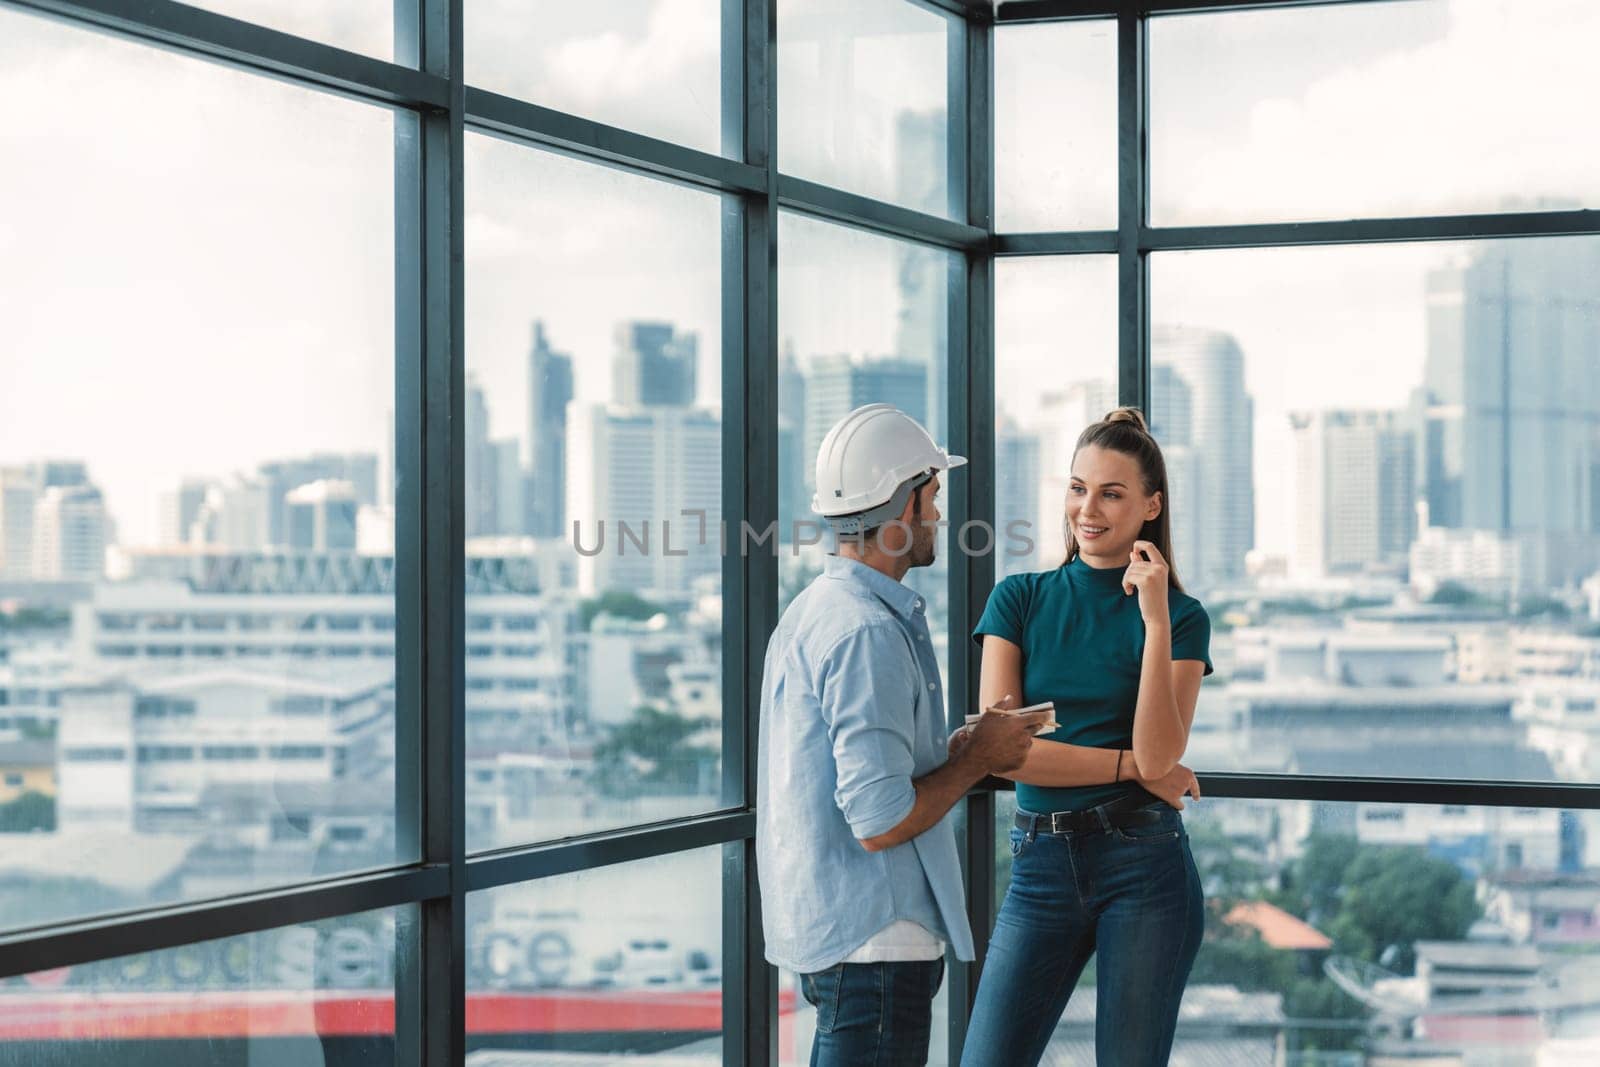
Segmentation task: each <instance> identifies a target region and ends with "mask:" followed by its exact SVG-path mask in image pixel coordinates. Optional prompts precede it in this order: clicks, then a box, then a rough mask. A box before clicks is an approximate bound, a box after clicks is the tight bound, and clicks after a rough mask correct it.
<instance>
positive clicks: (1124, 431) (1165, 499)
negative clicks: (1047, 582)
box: [1061, 408, 1183, 593]
mask: <svg viewBox="0 0 1600 1067" xmlns="http://www.w3.org/2000/svg"><path fill="white" fill-rule="evenodd" d="M1091 447H1092V448H1104V449H1107V450H1109V451H1112V452H1121V453H1122V454H1123V455H1125V456H1129V457H1131V458H1132V459H1133V460H1134V462H1136V463H1138V464H1139V474H1140V477H1141V478H1142V479H1143V481H1144V492H1145V495H1146V496H1154V495H1155V494H1157V493H1160V494H1161V513H1160V514H1159V515H1157V516H1156V517H1155V518H1153V519H1146V520H1145V524H1144V528H1143V529H1141V530H1140V531H1139V540H1141V541H1149V542H1150V543H1151V544H1153V545H1155V546H1156V548H1157V550H1159V551H1160V553H1161V555H1162V557H1163V558H1164V559H1166V561H1167V585H1168V587H1169V588H1172V589H1176V590H1177V591H1178V592H1180V593H1181V592H1183V583H1182V582H1180V581H1178V565H1177V563H1175V562H1174V561H1173V559H1172V518H1171V516H1172V495H1171V493H1169V492H1168V490H1167V461H1166V459H1165V458H1164V457H1163V456H1162V455H1161V446H1160V445H1158V444H1156V439H1155V438H1154V437H1152V436H1151V435H1150V427H1149V426H1148V425H1147V424H1146V423H1145V421H1144V412H1142V411H1140V410H1139V409H1138V408H1117V409H1116V410H1115V411H1108V412H1107V413H1106V417H1105V418H1103V419H1101V420H1100V421H1099V422H1097V423H1094V424H1093V425H1091V426H1090V427H1089V428H1088V429H1086V430H1084V431H1083V432H1082V433H1081V434H1079V435H1078V443H1077V444H1076V445H1074V446H1073V449H1072V458H1073V459H1074V460H1076V459H1077V458H1078V453H1079V452H1082V451H1083V450H1084V449H1085V448H1091ZM1061 526H1062V529H1063V531H1064V532H1065V535H1066V541H1067V558H1066V559H1064V560H1062V561H1061V565H1062V566H1066V565H1067V564H1068V563H1071V562H1072V561H1073V560H1074V559H1076V558H1077V557H1078V539H1077V537H1076V536H1074V534H1073V532H1072V523H1071V522H1069V521H1067V519H1066V515H1065V508H1063V514H1062V522H1061Z"/></svg>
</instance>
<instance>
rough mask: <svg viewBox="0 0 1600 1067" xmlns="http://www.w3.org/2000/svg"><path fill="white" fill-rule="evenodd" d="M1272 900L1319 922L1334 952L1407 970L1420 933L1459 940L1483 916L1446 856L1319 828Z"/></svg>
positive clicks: (1425, 936) (1467, 883)
mask: <svg viewBox="0 0 1600 1067" xmlns="http://www.w3.org/2000/svg"><path fill="white" fill-rule="evenodd" d="M1274 902H1275V903H1277V904H1278V906H1279V907H1282V908H1283V909H1284V910H1286V911H1289V912H1292V913H1293V914H1295V915H1298V916H1300V917H1301V918H1303V919H1305V920H1306V921H1308V922H1310V923H1312V924H1313V925H1314V926H1317V927H1318V928H1320V929H1321V930H1322V931H1323V932H1324V933H1326V934H1327V935H1328V936H1329V937H1330V938H1332V939H1333V942H1334V951H1336V952H1338V953H1339V954H1341V955H1345V956H1354V957H1356V958H1357V959H1362V960H1366V961H1367V962H1369V963H1376V962H1379V960H1380V958H1381V957H1383V955H1384V952H1385V950H1386V949H1390V948H1391V946H1392V949H1393V951H1392V952H1391V953H1390V956H1389V958H1388V959H1387V960H1386V961H1385V963H1384V965H1385V966H1386V967H1388V968H1389V969H1390V970H1396V971H1399V972H1400V973H1403V974H1406V973H1410V971H1411V968H1412V966H1413V965H1414V964H1415V962H1416V953H1415V951H1414V950H1413V948H1412V945H1413V943H1414V942H1416V941H1419V940H1441V941H1455V940H1459V939H1460V938H1462V937H1465V936H1466V933H1467V930H1468V929H1469V928H1470V927H1471V926H1472V924H1473V923H1474V922H1476V921H1477V920H1478V918H1479V917H1480V916H1481V915H1482V909H1480V908H1479V906H1478V904H1477V901H1476V900H1475V899H1474V893H1473V886H1472V882H1471V881H1470V880H1468V879H1467V877H1466V876H1465V875H1463V874H1462V873H1461V871H1460V869H1459V868H1457V867H1456V865H1455V864H1453V863H1451V862H1450V861H1449V860H1445V859H1440V858H1439V857H1437V856H1430V855H1428V854H1427V853H1425V852H1423V851H1422V850H1421V849H1418V848H1409V847H1406V848H1398V847H1393V846H1380V845H1363V844H1361V843H1360V842H1358V841H1357V840H1356V839H1355V838H1354V837H1349V836H1343V835H1332V834H1315V835H1313V836H1312V837H1310V838H1309V839H1307V841H1306V847H1305V851H1304V852H1303V853H1302V854H1301V856H1300V858H1299V859H1298V860H1296V861H1295V863H1293V864H1292V865H1291V866H1290V868H1289V870H1288V871H1287V872H1286V873H1285V876H1284V887H1283V890H1282V891H1280V892H1279V893H1277V894H1274Z"/></svg>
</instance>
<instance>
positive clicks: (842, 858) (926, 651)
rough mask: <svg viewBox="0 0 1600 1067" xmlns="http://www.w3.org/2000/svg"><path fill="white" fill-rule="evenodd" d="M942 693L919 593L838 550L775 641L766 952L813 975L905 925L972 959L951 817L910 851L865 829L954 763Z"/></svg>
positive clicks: (768, 705) (762, 795) (761, 830)
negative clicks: (879, 843) (865, 844)
mask: <svg viewBox="0 0 1600 1067" xmlns="http://www.w3.org/2000/svg"><path fill="white" fill-rule="evenodd" d="M945 737H946V733H945V706H944V693H943V691H942V690H941V688H940V683H939V664H938V661H937V659H936V658H935V657H934V654H933V640H932V638H931V637H930V635H929V633H928V620H927V616H926V615H925V614H924V613H923V602H922V598H921V597H920V596H919V595H918V594H917V592H916V591H915V590H913V589H910V588H909V587H907V586H905V585H903V584H902V583H900V582H897V581H895V580H894V579H893V578H890V577H889V576H887V575H885V574H881V573H879V572H878V571H875V570H873V569H872V568H871V567H868V566H865V565H863V564H860V563H857V562H856V561H854V560H851V559H845V558H842V557H839V556H829V557H828V558H827V563H826V566H825V569H824V570H823V573H822V574H821V575H820V576H818V577H817V579H816V580H815V581H813V582H812V583H811V584H810V585H809V586H808V587H807V588H806V589H805V590H804V591H803V592H802V593H801V594H800V595H799V596H797V597H796V598H795V599H794V602H793V603H792V604H790V605H789V609H788V610H787V611H785V612H784V613H783V618H782V619H780V620H779V622H778V628H777V630H776V631H774V633H773V635H772V641H771V643H770V644H768V645H767V657H766V668H765V671H764V674H763V677H762V685H761V736H760V753H759V756H758V764H757V783H756V863H757V871H758V874H759V876H760V880H761V917H762V924H763V929H764V931H765V934H766V942H767V944H766V954H767V959H768V960H769V961H771V962H772V963H774V964H776V965H778V966H780V967H786V968H788V969H790V970H793V971H798V972H800V973H802V974H805V973H810V972H813V971H820V970H823V969H824V968H827V967H831V966H833V965H834V964H835V963H838V962H839V961H840V960H843V959H844V958H845V957H846V956H848V955H849V954H850V953H851V952H853V951H855V949H857V948H859V947H860V946H861V944H862V943H863V942H865V941H866V940H867V939H868V938H869V937H871V936H872V935H873V934H875V933H877V932H878V931H879V930H882V929H883V928H884V927H885V926H888V925H889V924H890V923H892V922H895V921H896V920H899V919H907V920H910V921H911V922H915V923H920V924H921V925H922V926H924V927H926V928H927V929H928V930H929V932H931V933H933V934H934V935H935V936H938V937H942V938H944V939H945V940H946V941H948V942H949V943H950V945H951V947H952V948H953V949H954V950H955V953H956V956H957V957H958V958H960V959H963V960H970V959H972V931H971V929H970V928H969V927H968V925H967V913H966V895H965V893H964V892H963V891H962V883H961V866H960V862H959V860H958V859H957V857H956V839H955V829H954V825H953V822H954V820H953V817H952V816H950V815H947V816H946V817H945V818H944V819H942V820H941V821H940V822H939V823H938V824H937V825H935V826H934V827H933V828H932V829H930V830H928V831H927V832H926V833H923V834H921V835H920V836H918V837H916V838H914V839H913V840H911V841H908V842H907V843H905V844H903V845H898V846H896V847H894V848H888V849H884V850H883V851H881V852H868V851H867V850H866V849H864V848H862V847H861V841H862V840H863V839H865V838H869V837H876V836H878V835H879V834H882V833H886V832H888V831H889V830H891V829H893V828H894V827H895V826H896V825H898V824H899V823H900V822H901V820H903V819H904V818H905V817H906V816H907V815H909V814H911V808H912V806H913V805H914V804H915V803H916V789H915V787H914V786H913V785H912V784H911V783H912V779H914V778H920V777H921V776H923V775H925V774H927V773H929V772H930V771H933V770H935V769H936V768H938V767H939V766H940V765H941V764H942V763H944V761H945V757H946V753H945Z"/></svg>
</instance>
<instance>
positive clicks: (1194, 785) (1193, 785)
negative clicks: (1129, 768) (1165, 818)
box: [1139, 763, 1200, 811]
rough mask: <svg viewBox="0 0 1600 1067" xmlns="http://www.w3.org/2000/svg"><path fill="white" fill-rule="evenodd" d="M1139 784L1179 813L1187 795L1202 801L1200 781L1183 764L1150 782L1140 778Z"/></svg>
mask: <svg viewBox="0 0 1600 1067" xmlns="http://www.w3.org/2000/svg"><path fill="white" fill-rule="evenodd" d="M1139 784H1140V785H1142V786H1144V787H1145V788H1146V789H1148V790H1149V791H1150V792H1152V793H1154V794H1155V795H1156V796H1158V797H1160V798H1161V799H1162V800H1164V801H1166V802H1167V803H1168V804H1169V805H1171V806H1172V807H1174V808H1177V809H1178V810H1179V811H1182V810H1183V798H1184V795H1185V794H1187V795H1189V796H1192V797H1194V798H1195V799H1196V800H1199V799H1200V780H1199V779H1198V778H1196V777H1195V776H1194V772H1193V771H1191V770H1190V769H1189V768H1187V767H1185V766H1184V765H1183V764H1181V763H1180V764H1178V765H1177V766H1175V767H1173V768H1172V770H1170V771H1168V772H1167V773H1166V774H1164V775H1162V776H1161V777H1160V778H1156V779H1154V780H1148V781H1147V780H1146V779H1143V778H1140V779H1139Z"/></svg>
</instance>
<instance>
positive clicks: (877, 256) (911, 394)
mask: <svg viewBox="0 0 1600 1067" xmlns="http://www.w3.org/2000/svg"><path fill="white" fill-rule="evenodd" d="M778 247H779V249H780V257H781V261H780V264H779V269H778V336H779V347H780V350H781V353H782V355H781V356H780V364H779V372H778V373H779V378H778V463H779V471H778V526H779V531H780V532H779V538H778V543H779V545H780V548H781V554H780V556H779V559H778V570H779V576H780V579H779V581H780V588H779V609H780V610H782V609H783V608H786V607H788V606H789V601H791V600H793V599H794V597H795V596H796V594H798V593H799V592H800V590H802V589H804V588H805V587H806V585H807V584H808V583H809V582H810V581H811V580H812V579H813V578H815V577H816V576H817V575H818V574H820V573H821V572H822V559H823V556H824V555H825V554H826V553H828V552H829V551H830V545H829V535H828V534H827V533H826V531H825V528H824V527H823V525H822V522H821V520H820V519H819V518H818V516H817V514H816V513H815V512H814V511H812V510H811V496H812V493H813V492H815V490H816V457H817V450H818V449H819V448H820V447H821V445H822V438H823V437H824V435H826V434H827V432H828V429H829V428H830V427H831V426H833V424H834V423H836V422H838V421H839V420H840V419H841V418H843V417H844V416H845V415H847V414H848V413H849V412H851V411H852V410H854V409H855V408H858V407H860V406H861V405H863V404H876V403H889V404H893V405H895V406H896V407H898V408H900V410H902V411H904V412H906V414H908V415H910V416H911V417H912V418H914V419H916V420H917V421H918V422H920V423H922V424H923V425H924V426H926V427H927V428H928V431H929V433H931V434H932V435H933V438H934V440H935V441H937V442H939V443H940V444H941V445H945V446H948V444H949V442H948V440H947V437H948V434H947V433H946V430H945V410H946V408H947V406H948V396H947V392H946V376H947V373H948V372H947V366H948V362H947V352H948V349H949V313H948V307H949V286H950V278H951V273H952V272H953V271H957V270H960V269H962V268H961V264H962V260H961V258H960V257H959V256H955V255H952V254H951V253H948V252H945V251H944V250H942V249H937V248H930V247H928V246H926V245H919V244H913V243H912V242H910V241H900V240H894V239H891V238H886V237H879V236H877V235H875V234H870V233H866V232H865V231H862V230H854V229H849V228H846V227H843V226H835V225H833V224H831V223H826V222H819V221H817V220H816V219H812V218H808V217H806V216H804V215H796V214H791V213H787V212H786V213H784V214H782V215H780V216H779V219H778ZM970 469H971V468H969V467H961V468H958V469H957V470H956V471H955V472H953V473H952V474H950V475H948V476H947V477H954V478H964V477H968V476H969V475H968V471H969V470H970ZM944 495H945V494H943V493H941V494H940V496H941V499H942V498H943V497H944ZM936 539H937V541H938V547H937V549H936V552H937V558H936V559H935V561H934V563H933V566H931V567H922V568H916V569H913V570H912V571H910V572H909V573H907V575H906V577H905V579H904V580H905V583H906V584H907V585H908V586H910V587H911V588H913V589H915V590H916V591H917V592H919V593H921V594H922V596H923V598H924V599H925V600H926V601H927V616H928V628H929V630H930V631H931V632H932V634H933V640H934V646H935V651H936V653H937V655H938V659H939V665H940V669H941V670H943V669H944V662H945V647H946V637H945V635H946V632H947V631H946V627H947V614H946V610H945V607H946V605H948V604H949V600H950V598H949V595H948V590H947V584H948V583H947V576H948V574H949V559H948V553H949V551H950V546H951V545H952V544H953V541H952V540H951V538H950V536H949V530H948V529H941V530H939V531H937V532H936ZM974 541H975V543H979V544H980V545H981V539H979V538H977V537H976V535H974Z"/></svg>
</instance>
